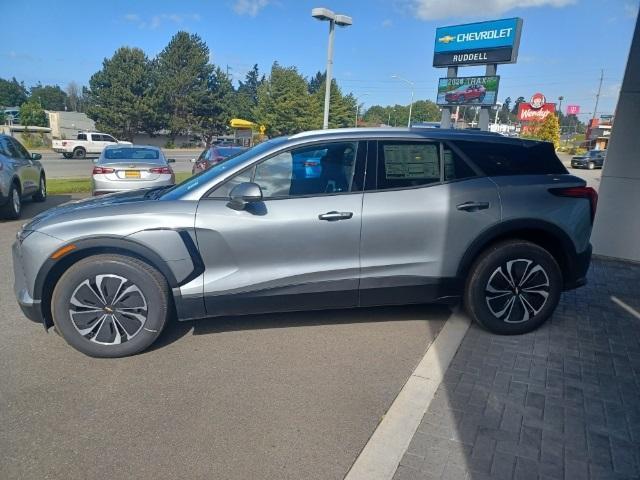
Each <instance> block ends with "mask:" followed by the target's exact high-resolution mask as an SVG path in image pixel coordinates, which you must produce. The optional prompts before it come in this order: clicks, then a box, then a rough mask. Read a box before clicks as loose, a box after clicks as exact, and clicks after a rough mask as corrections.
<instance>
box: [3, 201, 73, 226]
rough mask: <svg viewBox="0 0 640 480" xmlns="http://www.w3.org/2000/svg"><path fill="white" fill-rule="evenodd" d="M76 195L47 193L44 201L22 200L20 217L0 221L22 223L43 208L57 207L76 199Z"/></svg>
mask: <svg viewBox="0 0 640 480" xmlns="http://www.w3.org/2000/svg"><path fill="white" fill-rule="evenodd" d="M76 198H77V197H76V196H74V195H72V194H63V195H49V196H48V197H47V200H46V201H44V202H34V201H33V200H30V199H28V200H27V199H24V200H22V202H23V203H22V214H21V215H20V218H19V219H17V220H3V219H0V223H7V224H10V223H14V222H16V223H21V224H22V223H24V222H26V221H28V220H30V219H32V218H33V217H35V216H36V215H38V214H39V213H42V212H44V211H45V210H49V209H50V208H54V207H57V206H58V205H62V204H63V203H67V202H69V201H71V200H74V199H76Z"/></svg>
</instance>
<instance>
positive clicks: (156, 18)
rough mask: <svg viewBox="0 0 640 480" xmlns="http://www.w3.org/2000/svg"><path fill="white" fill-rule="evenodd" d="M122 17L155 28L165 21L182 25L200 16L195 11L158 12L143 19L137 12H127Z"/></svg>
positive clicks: (196, 20) (196, 19) (195, 20)
mask: <svg viewBox="0 0 640 480" xmlns="http://www.w3.org/2000/svg"><path fill="white" fill-rule="evenodd" d="M122 18H123V19H124V20H125V21H127V22H131V23H135V24H136V25H138V27H139V28H150V29H155V28H158V27H159V26H160V25H162V24H163V23H165V22H167V23H175V24H176V25H182V24H183V23H185V22H188V21H194V22H199V21H200V19H201V18H202V17H201V16H200V15H199V14H197V13H160V14H158V15H153V16H151V17H149V18H147V19H143V18H142V17H141V16H140V15H138V14H137V13H127V14H126V15H124V16H123V17H122Z"/></svg>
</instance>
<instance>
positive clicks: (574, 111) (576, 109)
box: [567, 105, 580, 115]
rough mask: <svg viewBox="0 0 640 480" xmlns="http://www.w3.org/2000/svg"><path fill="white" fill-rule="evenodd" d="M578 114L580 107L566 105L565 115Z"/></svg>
mask: <svg viewBox="0 0 640 480" xmlns="http://www.w3.org/2000/svg"><path fill="white" fill-rule="evenodd" d="M579 113H580V105H567V115H578V114H579Z"/></svg>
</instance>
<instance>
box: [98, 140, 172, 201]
mask: <svg viewBox="0 0 640 480" xmlns="http://www.w3.org/2000/svg"><path fill="white" fill-rule="evenodd" d="M174 161H175V160H173V159H166V158H165V156H164V154H163V153H162V150H160V149H159V148H157V147H151V146H146V145H110V146H108V147H106V148H105V149H104V150H103V151H102V154H101V155H100V157H99V158H98V159H97V160H95V161H94V163H95V166H94V167H93V173H92V175H91V192H92V194H93V195H102V194H105V193H113V192H122V191H127V190H137V189H139V188H150V187H163V186H166V185H174V184H175V182H176V178H175V174H174V173H173V170H172V169H171V167H170V166H169V163H173V162H174Z"/></svg>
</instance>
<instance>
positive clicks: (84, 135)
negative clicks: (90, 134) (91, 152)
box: [78, 133, 87, 140]
mask: <svg viewBox="0 0 640 480" xmlns="http://www.w3.org/2000/svg"><path fill="white" fill-rule="evenodd" d="M86 139H87V134H86V133H79V134H78V140H86Z"/></svg>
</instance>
